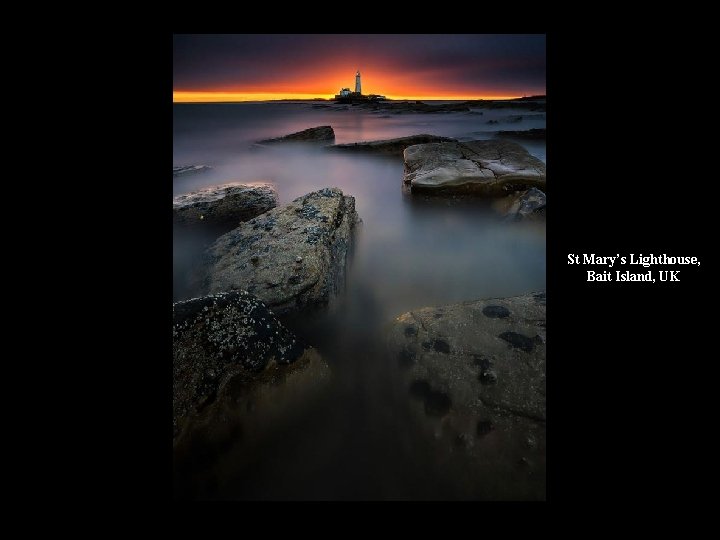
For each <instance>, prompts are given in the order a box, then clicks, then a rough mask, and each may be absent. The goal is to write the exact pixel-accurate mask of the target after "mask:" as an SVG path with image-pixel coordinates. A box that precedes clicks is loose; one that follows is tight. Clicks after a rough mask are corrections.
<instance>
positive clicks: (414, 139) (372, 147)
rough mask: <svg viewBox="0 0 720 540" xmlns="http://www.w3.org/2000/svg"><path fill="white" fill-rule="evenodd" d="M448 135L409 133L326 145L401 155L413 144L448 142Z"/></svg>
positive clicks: (449, 139) (341, 148)
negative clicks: (394, 136) (406, 135)
mask: <svg viewBox="0 0 720 540" xmlns="http://www.w3.org/2000/svg"><path fill="white" fill-rule="evenodd" d="M454 140H455V139H452V138H450V137H441V136H439V135H427V134H421V135H410V136H409V137H398V138H397V139H383V140H379V141H368V142H356V143H347V144H334V145H332V146H328V149H332V150H350V151H356V152H370V153H376V154H390V155H394V156H395V155H396V156H402V155H403V151H404V150H405V149H406V148H407V147H408V146H412V145H414V144H425V143H431V142H450V141H454Z"/></svg>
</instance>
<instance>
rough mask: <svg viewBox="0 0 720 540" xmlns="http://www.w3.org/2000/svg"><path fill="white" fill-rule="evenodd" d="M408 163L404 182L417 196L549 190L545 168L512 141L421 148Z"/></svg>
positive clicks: (408, 155)
mask: <svg viewBox="0 0 720 540" xmlns="http://www.w3.org/2000/svg"><path fill="white" fill-rule="evenodd" d="M404 159H405V175H404V179H403V180H404V182H405V184H406V185H408V186H409V187H410V190H411V191H412V192H413V193H415V192H423V193H427V194H440V195H454V194H468V195H486V196H497V195H502V194H505V193H507V192H509V191H519V190H522V189H528V188H530V187H541V188H544V186H545V164H544V163H543V162H542V161H540V160H539V159H537V158H536V157H533V156H532V155H530V154H529V153H528V151H527V150H525V148H523V147H522V146H520V145H519V144H517V143H514V142H510V141H503V140H489V141H469V142H442V143H429V144H418V145H415V146H410V147H408V148H406V149H405V152H404Z"/></svg>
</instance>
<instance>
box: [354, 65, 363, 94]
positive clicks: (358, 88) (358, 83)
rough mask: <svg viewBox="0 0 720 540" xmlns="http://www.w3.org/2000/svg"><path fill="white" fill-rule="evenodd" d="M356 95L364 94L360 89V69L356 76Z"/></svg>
mask: <svg viewBox="0 0 720 540" xmlns="http://www.w3.org/2000/svg"><path fill="white" fill-rule="evenodd" d="M355 93H356V94H362V90H361V89H360V70H359V69H358V71H357V73H356V74H355Z"/></svg>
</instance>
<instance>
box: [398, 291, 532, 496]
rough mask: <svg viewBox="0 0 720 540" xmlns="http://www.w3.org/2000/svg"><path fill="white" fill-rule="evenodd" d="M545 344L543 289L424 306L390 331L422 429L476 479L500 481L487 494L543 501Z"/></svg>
mask: <svg viewBox="0 0 720 540" xmlns="http://www.w3.org/2000/svg"><path fill="white" fill-rule="evenodd" d="M545 337H546V334H545V293H544V292H543V293H534V294H528V295H524V296H517V297H510V298H497V299H488V300H480V301H475V302H468V303H464V304H457V305H451V306H445V307H439V308H423V309H418V310H414V311H411V312H408V313H404V314H403V315H401V316H399V317H398V318H397V319H396V320H395V322H394V323H393V325H392V327H391V329H390V335H389V345H390V351H391V354H392V358H393V359H394V361H395V362H396V365H397V366H398V370H399V372H400V374H401V375H400V376H401V379H400V380H401V381H402V384H403V385H404V386H405V389H404V391H405V392H407V396H408V401H409V402H410V404H411V405H410V406H411V407H412V408H413V409H414V411H415V419H416V421H417V426H418V427H419V429H421V430H424V431H425V432H426V435H427V437H428V439H429V440H433V441H436V443H437V444H438V445H439V446H440V447H444V448H445V449H446V450H447V452H449V453H457V452H460V453H462V454H463V455H464V456H465V458H466V459H467V463H466V467H467V472H468V475H469V477H471V478H476V479H477V478H482V477H487V478H495V479H497V478H500V479H501V480H502V484H501V485H498V486H496V489H495V490H494V491H492V490H491V492H492V495H488V496H493V497H495V496H496V497H499V498H505V497H508V498H521V499H522V498H528V499H542V498H544V496H545ZM504 490H507V491H504ZM486 493H489V492H486Z"/></svg>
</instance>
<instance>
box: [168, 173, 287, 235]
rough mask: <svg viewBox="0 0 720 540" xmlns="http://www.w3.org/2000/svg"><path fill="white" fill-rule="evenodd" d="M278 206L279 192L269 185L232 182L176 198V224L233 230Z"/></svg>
mask: <svg viewBox="0 0 720 540" xmlns="http://www.w3.org/2000/svg"><path fill="white" fill-rule="evenodd" d="M277 202H278V194H277V191H275V188H274V187H272V186H271V185H269V184H259V185H247V184H241V183H238V182H230V183H227V184H223V185H219V186H213V187H210V188H206V189H203V190H199V191H194V192H192V193H188V194H185V195H178V196H177V197H174V198H173V221H174V222H175V223H176V224H180V225H190V224H193V225H197V224H204V225H209V226H214V227H216V228H224V229H226V230H230V229H233V228H235V227H237V226H238V224H240V223H241V222H243V221H247V220H249V219H252V218H254V217H256V216H259V215H260V214H262V213H264V212H267V211H268V210H270V209H272V208H275V207H276V206H277Z"/></svg>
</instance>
